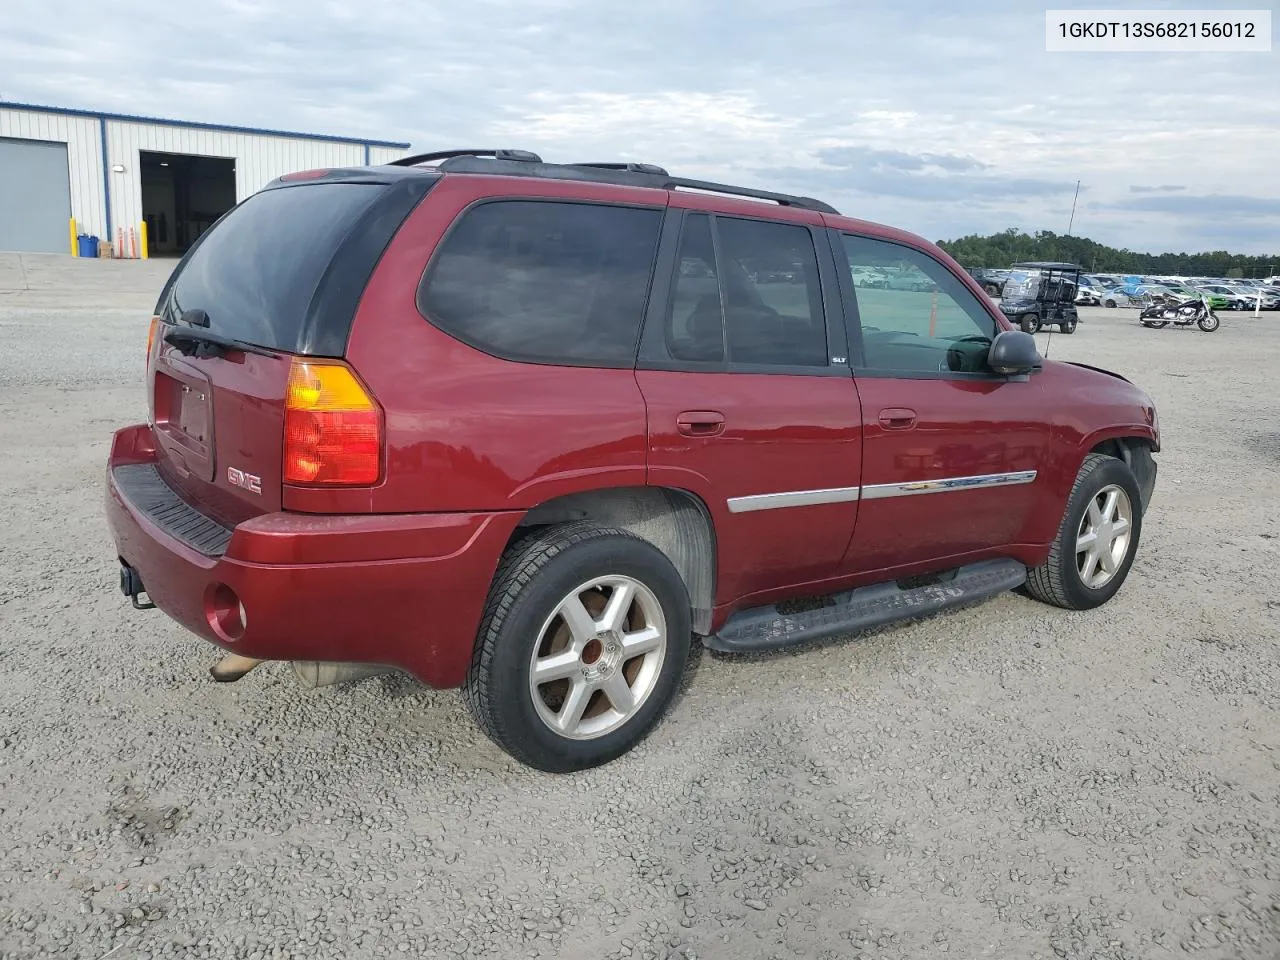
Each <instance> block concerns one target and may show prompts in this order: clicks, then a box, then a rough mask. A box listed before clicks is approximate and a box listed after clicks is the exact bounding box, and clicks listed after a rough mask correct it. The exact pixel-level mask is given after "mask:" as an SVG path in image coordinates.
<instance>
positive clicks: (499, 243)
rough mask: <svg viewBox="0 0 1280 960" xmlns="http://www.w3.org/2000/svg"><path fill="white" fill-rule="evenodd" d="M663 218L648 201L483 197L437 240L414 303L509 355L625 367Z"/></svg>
mask: <svg viewBox="0 0 1280 960" xmlns="http://www.w3.org/2000/svg"><path fill="white" fill-rule="evenodd" d="M661 223H662V212H661V211H660V210H654V209H642V208H636V207H615V206H606V205H603V204H590V203H566V202H560V201H542V200H495V201H490V202H487V203H482V204H480V205H479V206H476V207H472V208H471V209H470V210H468V211H467V212H466V213H464V214H463V215H462V219H461V220H460V221H459V222H458V223H457V224H456V225H455V226H454V227H453V229H452V230H451V231H450V232H449V234H448V235H447V236H446V237H445V239H444V241H443V242H442V243H441V245H440V247H439V249H438V250H437V252H436V256H435V259H434V260H433V261H432V264H431V266H430V267H429V268H428V270H427V272H426V274H425V276H424V277H423V280H422V286H421V288H420V289H419V291H418V308H419V310H421V312H422V313H423V314H424V315H425V316H426V317H427V318H428V319H429V320H431V322H432V323H434V324H435V325H436V326H438V327H440V328H441V329H442V330H444V331H445V332H446V333H449V334H450V335H452V336H454V337H457V338H458V339H459V340H461V341H463V342H464V343H467V344H470V345H471V346H473V347H476V348H477V349H479V350H483V351H485V352H486V353H491V354H494V355H495V356H499V357H504V358H506V359H510V360H524V361H529V362H534V363H552V364H570V365H586V364H599V365H602V366H620V365H621V366H627V365H630V364H631V362H632V361H633V359H634V356H635V350H636V343H637V341H638V339H639V336H640V325H641V322H642V320H643V318H644V308H645V301H646V298H647V296H648V290H649V279H650V274H651V272H652V269H653V258H654V254H655V252H656V251H657V246H658V233H659V230H660V229H661Z"/></svg>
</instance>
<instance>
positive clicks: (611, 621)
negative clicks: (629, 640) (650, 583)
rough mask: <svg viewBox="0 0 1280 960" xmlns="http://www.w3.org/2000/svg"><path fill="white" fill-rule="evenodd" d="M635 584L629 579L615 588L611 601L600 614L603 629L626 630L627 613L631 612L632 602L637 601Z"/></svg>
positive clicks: (610, 597)
mask: <svg viewBox="0 0 1280 960" xmlns="http://www.w3.org/2000/svg"><path fill="white" fill-rule="evenodd" d="M635 598H636V587H635V584H634V583H632V582H630V581H627V582H626V583H620V584H618V585H617V586H616V587H614V588H613V593H612V594H611V595H610V596H609V602H608V604H606V606H605V608H604V613H603V614H601V616H600V626H599V628H600V629H601V630H619V631H621V630H624V629H625V628H626V626H627V614H629V613H630V612H631V604H632V603H633V602H635Z"/></svg>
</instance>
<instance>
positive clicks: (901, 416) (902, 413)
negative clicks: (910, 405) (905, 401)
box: [880, 407, 916, 430]
mask: <svg viewBox="0 0 1280 960" xmlns="http://www.w3.org/2000/svg"><path fill="white" fill-rule="evenodd" d="M915 425H916V412H915V411H914V410H909V409H907V408H906V407H888V408H886V409H884V410H881V411H880V426H882V427H884V429H886V430H910V429H911V428H912V427H914V426H915Z"/></svg>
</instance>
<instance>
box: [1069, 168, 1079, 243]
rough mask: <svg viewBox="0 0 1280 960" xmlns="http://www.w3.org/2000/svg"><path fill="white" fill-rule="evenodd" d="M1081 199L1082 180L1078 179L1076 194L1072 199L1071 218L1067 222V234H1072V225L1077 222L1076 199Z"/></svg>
mask: <svg viewBox="0 0 1280 960" xmlns="http://www.w3.org/2000/svg"><path fill="white" fill-rule="evenodd" d="M1079 199H1080V181H1079V180H1077V181H1076V195H1075V197H1074V198H1072V200H1071V219H1070V220H1069V221H1068V222H1067V236H1068V237H1069V236H1071V227H1072V226H1073V225H1074V224H1075V222H1076V201H1077V200H1079Z"/></svg>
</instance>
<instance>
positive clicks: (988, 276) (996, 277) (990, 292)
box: [969, 267, 1009, 299]
mask: <svg viewBox="0 0 1280 960" xmlns="http://www.w3.org/2000/svg"><path fill="white" fill-rule="evenodd" d="M969 275H970V276H971V277H973V279H974V280H977V281H978V286H980V287H982V289H983V290H984V291H986V293H987V296H990V297H994V298H996V299H999V297H1000V292H1001V291H1002V290H1003V289H1004V282H1005V281H1006V280H1008V279H1009V271H1008V270H994V269H991V268H989V267H975V268H974V269H972V270H970V271H969Z"/></svg>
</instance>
